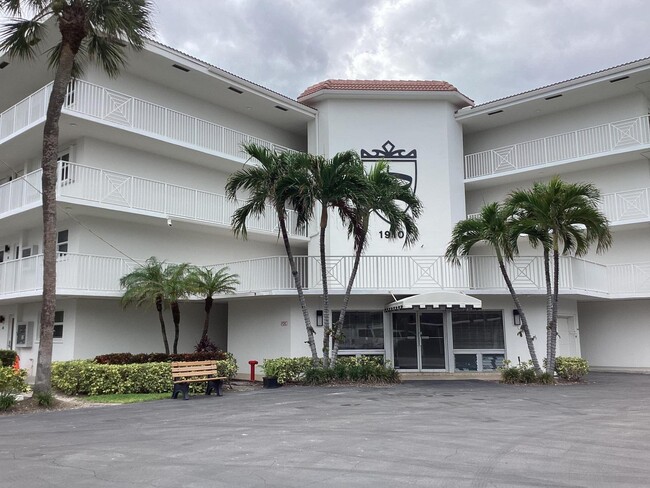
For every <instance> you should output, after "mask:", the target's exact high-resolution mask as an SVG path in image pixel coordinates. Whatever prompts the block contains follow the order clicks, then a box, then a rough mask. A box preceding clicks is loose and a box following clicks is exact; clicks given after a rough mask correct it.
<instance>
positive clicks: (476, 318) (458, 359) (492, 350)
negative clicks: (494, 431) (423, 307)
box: [451, 310, 505, 371]
mask: <svg viewBox="0 0 650 488" xmlns="http://www.w3.org/2000/svg"><path fill="white" fill-rule="evenodd" d="M451 320H452V333H453V336H454V364H455V370H456V371H495V370H497V369H498V368H500V367H501V366H502V365H503V360H504V358H505V345H504V339H503V314H502V313H501V312H500V311H498V312H490V311H483V310H465V311H462V312H452V314H451Z"/></svg>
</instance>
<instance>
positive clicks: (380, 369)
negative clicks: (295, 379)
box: [303, 356, 400, 385]
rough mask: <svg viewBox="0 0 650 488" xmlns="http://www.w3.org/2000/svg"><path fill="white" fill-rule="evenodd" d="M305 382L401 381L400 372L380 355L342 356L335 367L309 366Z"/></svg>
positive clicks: (314, 383)
mask: <svg viewBox="0 0 650 488" xmlns="http://www.w3.org/2000/svg"><path fill="white" fill-rule="evenodd" d="M303 381H304V383H306V384H310V385H320V384H324V383H331V382H334V381H336V382H354V383H357V382H361V383H399V381H400V378H399V373H398V372H397V371H396V370H395V369H394V368H392V367H390V365H389V364H388V365H387V364H385V363H384V359H383V358H382V357H379V356H361V357H340V358H338V359H337V361H336V364H335V365H334V367H333V368H329V369H323V368H309V369H308V370H307V371H305V375H304V380H303Z"/></svg>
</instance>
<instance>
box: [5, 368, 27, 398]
mask: <svg viewBox="0 0 650 488" xmlns="http://www.w3.org/2000/svg"><path fill="white" fill-rule="evenodd" d="M25 378H27V370H25V369H18V370H15V369H14V368H13V367H8V366H0V393H11V394H13V393H23V392H26V391H29V386H28V385H27V383H26V382H25Z"/></svg>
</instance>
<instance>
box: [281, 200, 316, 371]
mask: <svg viewBox="0 0 650 488" xmlns="http://www.w3.org/2000/svg"><path fill="white" fill-rule="evenodd" d="M278 220H279V222H280V232H281V233H282V240H283V241H284V249H285V250H286V252H287V258H288V259H289V267H290V268H291V275H292V276H293V281H294V284H295V285H296V291H297V292H298V301H299V302H300V308H301V309H302V316H303V319H304V320H305V328H306V329H307V342H308V343H309V349H310V350H311V360H312V364H313V365H314V366H317V365H318V351H317V350H316V340H315V339H314V328H313V327H312V326H311V319H310V318H309V309H308V308H307V302H306V301H305V294H304V292H303V289H302V283H301V281H300V275H299V274H298V267H297V266H296V260H295V258H294V257H293V251H292V250H291V243H290V242H289V234H288V233H287V223H286V220H285V218H284V213H283V212H281V211H278Z"/></svg>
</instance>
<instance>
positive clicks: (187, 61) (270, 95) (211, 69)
mask: <svg viewBox="0 0 650 488" xmlns="http://www.w3.org/2000/svg"><path fill="white" fill-rule="evenodd" d="M145 49H146V50H148V51H149V52H151V53H154V54H157V55H159V56H163V57H166V58H168V59H170V60H172V61H174V62H181V63H182V64H183V65H187V67H189V68H192V69H194V70H195V71H196V72H199V73H201V74H203V75H205V76H210V77H212V78H217V79H219V80H220V81H223V82H225V83H228V84H230V85H232V86H233V87H234V88H239V89H244V90H246V91H249V92H251V93H254V94H255V95H257V96H259V97H261V98H265V99H267V100H270V101H273V102H274V103H281V104H282V105H283V106H287V107H289V108H291V110H294V111H296V112H300V113H302V114H304V115H307V116H310V117H311V118H315V117H316V114H317V113H318V111H317V110H315V109H313V108H311V107H309V106H308V105H304V104H302V103H300V102H298V101H296V100H294V99H293V98H290V97H288V96H286V95H283V94H281V93H278V92H275V91H273V90H270V89H269V88H266V87H264V86H262V85H258V84H257V83H254V82H252V81H249V80H246V79H244V78H241V77H239V76H237V75H235V74H233V73H230V72H229V71H226V70H224V69H221V68H219V67H218V66H214V65H212V64H210V63H207V62H205V61H202V60H200V59H198V58H195V57H194V56H191V55H189V54H186V53H184V52H182V51H179V50H177V49H174V48H172V47H170V46H167V45H165V44H162V43H161V42H159V41H156V40H154V39H148V40H147V43H146V45H145Z"/></svg>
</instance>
